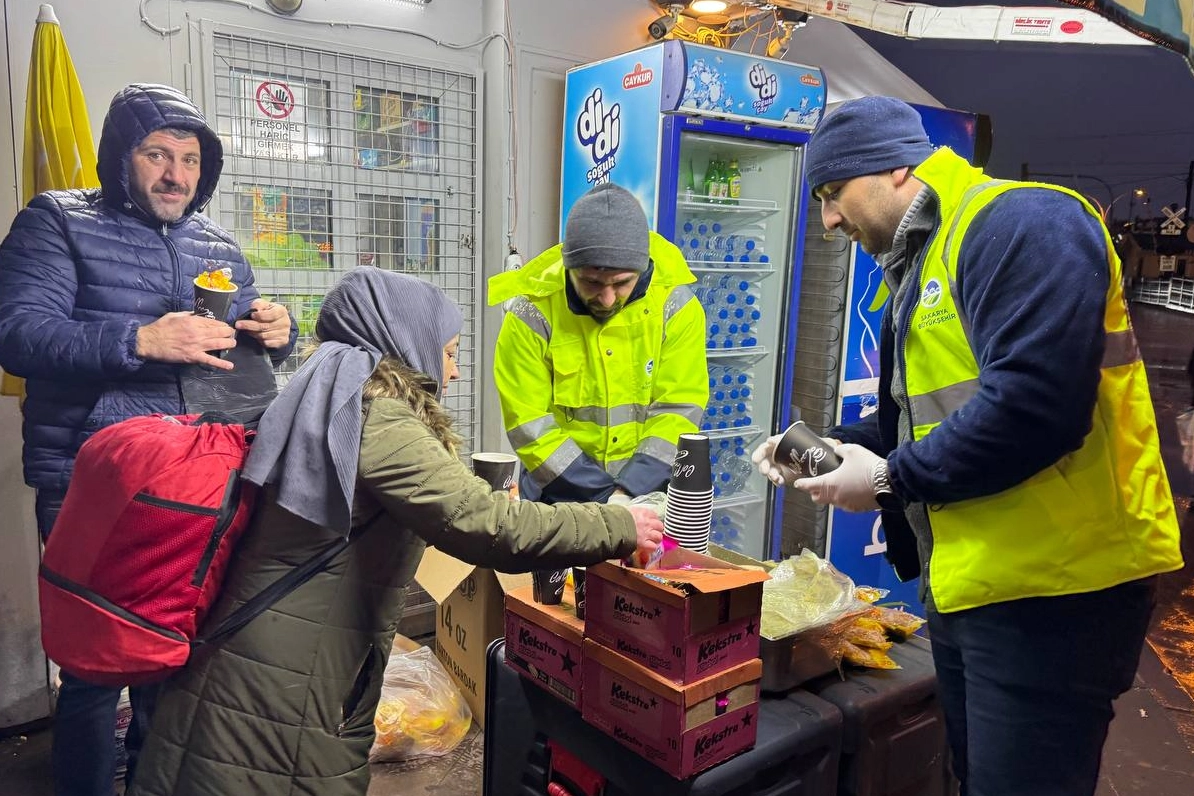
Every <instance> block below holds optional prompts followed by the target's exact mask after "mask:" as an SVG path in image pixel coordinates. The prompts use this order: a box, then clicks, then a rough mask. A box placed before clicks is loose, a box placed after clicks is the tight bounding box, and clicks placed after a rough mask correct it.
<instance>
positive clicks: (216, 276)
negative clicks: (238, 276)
mask: <svg viewBox="0 0 1194 796" xmlns="http://www.w3.org/2000/svg"><path fill="white" fill-rule="evenodd" d="M195 284H196V285H198V286H199V287H206V288H210V289H212V290H236V285H234V284H232V280H231V279H229V278H228V275H227V274H225V273H224V272H223V271H207V272H206V273H202V274H199V276H197V277H195Z"/></svg>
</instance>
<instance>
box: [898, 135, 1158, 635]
mask: <svg viewBox="0 0 1194 796" xmlns="http://www.w3.org/2000/svg"><path fill="white" fill-rule="evenodd" d="M914 174H915V176H916V177H917V178H918V179H920V180H921V181H922V182H924V183H926V184H927V185H928V186H929V187H930V188H931V189H933V190H934V191H935V192H936V194H937V196H938V197H939V199H940V203H941V217H942V219H944V221H943V223H942V226H941V227H940V228H939V229H938V230H937V234H936V235H934V236H933V239H932V241H931V243H930V244H929V247H928V250H927V251H926V253H925V256H924V262H923V266H922V269H921V274H920V281H919V289H918V290H917V295H916V296H915V297H910V298H909V300H915V301H916V302H917V303H916V306H915V307H914V308H913V310H912V314H911V316H910V319H909V321H908V325H907V338H906V343H905V345H904V347H903V357H904V360H903V364H904V378H905V382H906V386H907V391H908V403H909V411H910V414H911V424H912V436H913V439H923V438H924V437H925V436H927V435H928V434H930V433H932V431H933V429H934V428H936V427H937V425H938V424H939V423H941V422H942V420H944V419H945V417H946V416H947V415H949V414H950V413H951V412H953V411H955V410H957V409H959V408H960V407H961V406H962V405H963V404H965V403H966V401H968V400H969V399H970V398H972V397H973V396H974V395H975V394H976V393H977V391H978V376H979V368H978V363H977V362H976V360H975V356H974V352H973V351H972V349H971V348H970V345H969V343H968V341H967V335H966V325H965V324H966V320H965V318H964V317H963V313H962V312H961V311H960V309H959V307H958V306H957V304H956V302H955V295H956V285H957V272H958V252H959V250H960V249H961V245H962V241H963V240H964V239H965V236H966V231H967V229H968V228H969V226H970V223H971V222H972V221H973V220H974V218H975V216H976V215H977V214H978V213H979V211H981V210H982V209H983V208H984V207H986V206H987V205H988V204H989V203H990V202H992V201H993V200H994V199H995V198H996V197H998V196H1000V195H1002V194H1003V193H1005V192H1006V191H1010V190H1016V189H1018V188H1025V187H1035V188H1049V189H1052V190H1058V191H1061V192H1063V193H1066V194H1069V195H1070V196H1073V197H1074V198H1075V199H1077V200H1078V201H1079V202H1081V203H1082V205H1083V207H1085V208H1086V210H1087V211H1088V212H1090V213H1091V214H1092V215H1094V216H1095V217H1096V218H1098V217H1099V216H1098V214H1097V213H1096V212H1095V211H1094V210H1093V209H1092V208H1091V206H1090V205H1089V203H1087V201H1086V200H1085V199H1083V198H1082V197H1081V196H1079V195H1078V194H1076V193H1074V192H1073V191H1070V190H1067V189H1065V188H1060V187H1058V186H1053V185H1045V184H1041V183H1025V182H1009V181H997V180H992V179H990V178H989V177H988V176H987V175H985V174H983V172H982V171H981V170H979V169H976V168H973V167H971V166H970V165H969V164H968V163H966V161H964V160H963V159H962V158H960V157H958V156H957V155H955V154H954V153H952V152H950V151H949V150H947V149H942V150H938V151H937V152H935V153H934V154H933V155H932V156H931V157H929V158H928V159H927V160H926V161H925V162H924V163H922V164H921V165H920V166H919V167H917V168H916V170H915V172H914ZM1103 234H1104V238H1105V239H1106V246H1107V260H1108V266H1109V271H1110V280H1109V283H1108V287H1107V303H1106V311H1105V315H1104V322H1103V325H1104V329H1105V330H1106V335H1107V337H1106V350H1105V352H1104V355H1103V362H1102V368H1101V380H1100V382H1099V389H1098V400H1097V404H1096V407H1095V413H1094V418H1093V422H1092V429H1091V431H1090V433H1089V434H1088V435H1087V436H1086V439H1085V440H1084V442H1083V444H1082V447H1081V448H1079V449H1078V450H1077V451H1074V452H1073V453H1070V454H1068V455H1066V456H1064V457H1063V458H1062V459H1061V460H1060V461H1058V462H1056V463H1054V464H1053V465H1051V466H1050V467H1048V468H1046V469H1045V470H1043V471H1041V472H1039V473H1037V474H1036V475H1034V476H1032V477H1031V478H1029V479H1028V480H1027V481H1024V482H1023V483H1021V484H1019V485H1017V486H1015V487H1012V488H1011V489H1008V490H1005V491H1003V492H1000V493H998V494H995V495H989V496H987V497H982V498H974V499H971V500H964V501H959V502H957V503H950V504H947V505H943V506H930V507H929V511H928V517H929V523H930V526H931V528H932V533H933V552H932V557H931V561H930V562H929V583H930V586H931V588H932V593H933V600H934V603H935V605H936V607H937V610H939V611H941V612H943V613H944V612H950V611H960V610H964V609H967V608H974V607H977V606H981V605H988V604H991V603H996V602H1002V601H1006V600H1015V599H1019V598H1024V597H1037V596H1049V595H1063V594H1077V593H1082V592H1090V591H1096V590H1099V589H1105V588H1109V587H1111V586H1115V585H1117V584H1120V583H1125V582H1127V581H1130V580H1135V579H1138V578H1143V577H1146V576H1148V575H1154V574H1157V573H1160V572H1169V571H1173V570H1176V569H1180V568H1181V566H1182V559H1181V553H1180V531H1179V528H1178V523H1177V517H1176V513H1175V511H1174V506H1173V496H1172V494H1171V493H1170V490H1169V481H1168V479H1167V477H1166V475H1165V466H1164V464H1163V463H1162V461H1161V449H1160V443H1159V441H1158V439H1157V427H1156V418H1155V416H1154V414H1153V407H1152V401H1151V398H1150V396H1149V390H1148V381H1147V378H1146V375H1145V369H1144V363H1143V362H1142V361H1141V359H1140V352H1139V349H1138V348H1137V345H1136V339H1135V336H1134V334H1133V331H1132V326H1131V320H1130V318H1129V317H1128V311H1127V305H1126V304H1125V303H1124V298H1123V294H1122V291H1121V288H1120V284H1121V279H1120V262H1119V258H1118V256H1116V253H1115V249H1114V247H1113V246H1112V243H1111V238H1110V235H1109V234H1108V233H1107V231H1106V228H1104V230H1103Z"/></svg>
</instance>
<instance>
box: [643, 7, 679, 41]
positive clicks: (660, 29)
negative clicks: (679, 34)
mask: <svg viewBox="0 0 1194 796" xmlns="http://www.w3.org/2000/svg"><path fill="white" fill-rule="evenodd" d="M674 27H676V17H674V16H673V15H671V14H664V15H663V16H661V17H660V18H659V19H657V20H655V21H654V22H652V23H651V24H650V25H648V26H647V33H648V34H649V35H650V36H651V38H652V39H655V40H656V41H658V40H659V39H662V38H663V37H664V36H666V35H668V34H669V33H671V32H672V28H674Z"/></svg>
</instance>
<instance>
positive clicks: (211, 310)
mask: <svg viewBox="0 0 1194 796" xmlns="http://www.w3.org/2000/svg"><path fill="white" fill-rule="evenodd" d="M236 291H237V289H236V288H233V289H232V290H216V289H215V288H212V287H203V286H202V285H198V284H196V285H195V314H196V315H202V316H203V317H204V318H213V319H215V320H217V321H225V322H227V320H228V312H229V311H230V310H231V309H232V302H233V301H234V300H235V299H236Z"/></svg>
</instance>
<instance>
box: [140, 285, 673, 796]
mask: <svg viewBox="0 0 1194 796" xmlns="http://www.w3.org/2000/svg"><path fill="white" fill-rule="evenodd" d="M462 322H463V320H462V317H461V314H460V310H459V309H458V308H457V307H456V306H455V305H454V304H453V303H452V302H451V301H450V300H449V299H448V298H447V296H445V295H444V293H443V291H441V290H440V289H439V288H437V287H435V286H433V285H430V284H428V283H426V282H423V281H421V280H419V279H416V278H414V277H411V276H406V275H403V274H398V273H393V272H389V271H382V270H380V269H377V268H370V267H364V268H357V269H355V270H353V271H351V272H350V273H348V274H347V275H345V276H344V278H343V279H341V280H340V282H338V283H337V284H336V285H335V286H334V287H333V288H332V290H331V291H330V292H329V293H328V295H327V297H326V298H325V299H324V303H323V307H322V309H321V311H320V314H319V321H318V322H317V324H316V327H315V334H316V336H317V338H318V339H319V340H320V341H322V342H320V343H319V346H318V348H317V349H315V352H314V353H313V354H312V355H311V356H310V358H309V359H307V361H306V362H304V364H303V365H302V367H300V368H299V370H298V372H297V373H295V374H294V376H293V377H292V378H291V380H290V381H289V382H288V383H287V385H286V387H285V388H284V389H283V390H282V391H281V393H280V394H279V395H278V397H277V399H276V400H275V401H274V403H273V404H271V406H270V408H269V409H268V410H267V411H266V413H265V415H264V416H263V417H262V420H261V423H260V424H259V426H258V438H257V441H256V442H255V443H254V445H253V451H252V454H251V455H250V457H249V462H248V464H247V466H246V470H245V477H246V479H248V480H249V481H252V482H254V483H258V484H262V485H264V489H265V492H264V494H263V495H262V498H261V500H260V504H259V506H258V511H257V515H256V517H255V518H254V521H253V525H252V526H251V527H250V528H249V530H248V531H247V532H246V534H245V536H244V538H243V539H242V541H241V546H240V548H239V549H238V552H237V555H236V557H235V560H234V562H233V565H232V568H231V570H230V571H229V574H228V577H227V580H226V581H225V585H224V590H223V594H222V596H221V598H220V601H219V602H218V604H217V605H216V607H215V609H214V610H213V611H212V612H211V615H210V616H209V617H208V620H207V621H208V622H209V623H210V624H209V626H214V624H215V623H218V622H219V621H220V620H221V619H222V618H223V617H224V616H226V615H227V614H228V613H230V612H231V611H232V610H233V609H234V608H236V607H237V606H238V605H240V604H242V603H243V602H244V601H246V600H247V599H249V598H250V597H252V596H253V595H255V594H257V593H258V592H260V591H261V590H262V589H263V588H265V587H266V586H267V585H269V584H270V583H272V582H274V581H275V580H277V578H278V577H279V576H280V575H282V574H284V573H285V572H287V571H289V570H290V569H292V568H293V567H294V566H295V565H297V564H300V563H302V562H304V561H306V560H307V559H309V558H311V557H312V556H313V555H314V554H315V553H316V552H317V551H319V550H322V549H325V548H326V547H327V546H328V545H329V544H332V543H334V542H335V541H336V540H337V539H341V538H344V536H345V535H346V534H349V533H350V532H351V531H352V529H354V528H357V529H360V530H359V531H358V534H357V535H356V537H355V539H354V541H353V542H352V543H351V544H350V545H348V546H347V547H346V548H345V549H344V550H343V551H342V552H341V553H340V554H339V555H337V556H336V557H335V558H334V559H333V560H332V562H331V564H330V565H329V566H328V567H327V569H326V570H324V571H322V572H321V573H319V574H317V575H316V576H315V577H314V578H312V579H311V580H310V581H308V582H307V583H306V584H304V585H303V586H301V587H299V588H298V589H297V590H296V591H294V592H293V593H292V594H290V595H289V596H287V597H286V598H284V599H283V600H281V601H280V602H278V603H277V604H276V605H274V606H273V607H272V608H271V609H269V610H267V611H266V612H265V613H263V614H262V615H261V616H259V617H257V618H256V619H255V620H253V621H252V622H250V623H249V624H248V625H246V626H245V627H244V628H243V629H242V630H240V631H239V632H238V633H236V634H235V635H233V636H232V637H231V638H229V639H227V640H226V641H225V642H223V643H222V644H220V645H219V646H217V647H216V648H215V649H212V650H204V651H203V653H201V654H198V655H196V656H195V658H194V659H193V660H192V662H191V663H190V664H189V665H188V667H187V668H186V670H185V671H183V672H182V673H181V674H179V675H178V676H177V677H175V678H174V679H173V680H171V681H170V682H169V683H168V684H167V685H166V687H165V689H164V691H163V693H162V694H161V696H160V697H159V698H158V706H157V712H156V714H155V717H154V721H153V729H152V731H151V733H150V736H149V739H148V740H147V742H146V744H145V748H144V750H143V751H142V752H141V758H140V762H139V764H138V767H137V778H136V781H135V782H134V784H133V787H132V790H131V791H130V796H201V795H202V796H214V795H215V794H254V796H274V795H275V794H276V795H277V796H282V794H286V795H287V796H289V795H291V794H319V796H338V795H339V794H345V796H347V795H349V794H352V795H353V796H364V794H365V792H366V790H367V789H368V785H369V766H368V753H369V748H370V746H371V744H372V742H373V734H374V733H373V714H374V711H375V709H376V707H377V703H378V699H379V696H380V692H381V682H382V673H383V671H384V669H385V665H386V661H387V659H388V656H389V652H390V645H391V641H392V639H393V636H394V631H395V626H396V624H397V622H398V619H399V617H400V616H401V614H402V607H403V603H404V600H405V596H406V588H407V586H408V584H409V583H410V581H411V579H412V578H413V577H414V574H415V570H416V569H417V567H418V565H419V561H420V559H421V558H422V556H423V548H424V546H425V545H426V544H433V545H435V546H436V547H437V548H439V549H440V550H443V551H444V552H446V553H448V554H450V555H452V556H455V557H457V558H460V559H462V560H464V561H467V562H469V563H473V564H479V565H482V566H488V567H494V568H496V569H500V570H502V571H506V572H518V571H526V570H529V569H532V568H536V569H537V568H549V567H562V566H568V565H571V564H578V565H579V564H592V563H595V562H597V561H601V560H604V559H609V558H616V557H621V556H625V555H628V554H630V553H632V552H635V550H636V549H637V550H639V551H640V552H642V553H649V552H650V551H651V550H653V549H654V548H655V547H656V545H657V544H658V542H659V539H660V532H661V529H662V524H661V523H660V522H659V520H658V518H657V517H655V515H654V514H652V513H651V512H650V511H649V510H646V509H637V508H635V509H627V508H623V507H619V506H604V505H597V504H588V503H572V504H569V503H564V504H559V505H555V506H547V505H543V504H538V503H530V502H521V503H520V502H517V501H511V500H510V498H509V496H508V495H507V494H506V493H504V492H493V491H492V490H491V488H490V486H489V484H488V483H486V482H485V481H484V480H482V479H480V478H477V477H474V476H473V475H472V473H470V472H469V470H468V468H466V467H465V466H464V465H463V464H462V463H461V462H460V460H459V459H458V458H457V456H456V447H457V443H458V441H459V439H458V437H457V436H456V434H455V433H454V432H453V431H452V429H451V425H450V422H449V419H448V417H447V415H446V413H445V411H444V409H443V407H442V406H441V405H440V403H439V398H440V397H441V396H442V394H443V391H444V390H445V389H447V387H448V384H449V383H450V382H451V380H452V379H454V378H457V376H458V375H459V374H458V371H457V369H456V362H455V358H456V351H457V346H458V344H459V339H460V329H461V326H462Z"/></svg>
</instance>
